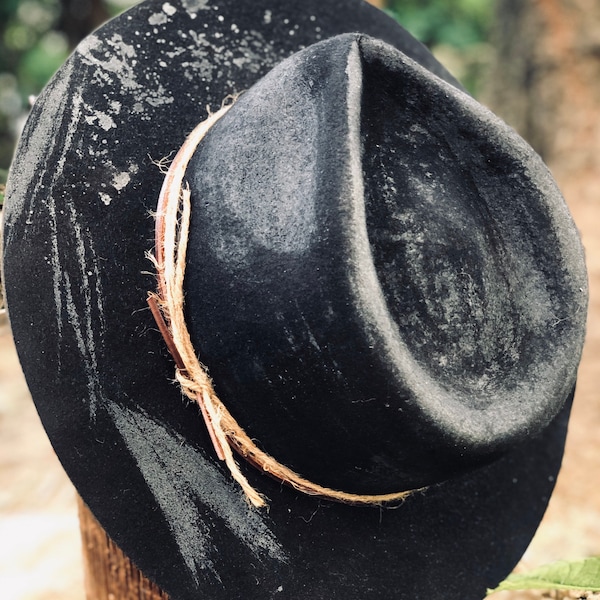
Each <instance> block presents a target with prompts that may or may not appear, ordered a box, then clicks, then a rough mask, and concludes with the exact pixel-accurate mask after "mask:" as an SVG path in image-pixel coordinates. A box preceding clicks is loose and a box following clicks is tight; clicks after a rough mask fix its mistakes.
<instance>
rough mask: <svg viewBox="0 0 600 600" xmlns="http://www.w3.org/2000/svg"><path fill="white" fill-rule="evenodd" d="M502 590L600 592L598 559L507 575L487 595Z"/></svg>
mask: <svg viewBox="0 0 600 600" xmlns="http://www.w3.org/2000/svg"><path fill="white" fill-rule="evenodd" d="M504 590H585V591H589V592H600V557H594V558H586V559H585V560H579V561H572V562H569V561H560V562H555V563H551V564H549V565H544V566H542V567H538V568H537V569H534V570H532V571H529V572H527V573H513V574H512V575H509V576H508V577H507V578H506V579H505V580H504V581H503V582H502V583H501V584H500V585H499V586H498V587H497V588H496V589H494V590H488V594H492V593H494V592H501V591H504Z"/></svg>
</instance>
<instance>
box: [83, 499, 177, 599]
mask: <svg viewBox="0 0 600 600" xmlns="http://www.w3.org/2000/svg"><path fill="white" fill-rule="evenodd" d="M78 504H79V523H80V526H81V545H82V549H83V568H84V571H85V593H86V597H87V599H88V600H169V597H168V596H167V595H166V594H165V593H164V592H162V591H161V590H160V589H159V588H158V587H157V586H156V585H154V584H153V583H152V582H151V581H149V580H148V579H146V578H145V577H144V575H142V573H140V571H139V570H138V569H137V568H136V567H135V565H134V564H133V563H132V562H131V561H130V560H129V559H128V558H127V557H126V556H125V555H124V554H123V552H121V550H120V548H119V547H118V546H117V545H116V544H115V543H114V542H113V541H112V540H111V539H110V538H109V537H108V535H107V534H106V532H105V531H104V529H102V527H101V526H100V524H99V523H98V521H96V519H95V518H94V517H93V515H92V513H91V512H90V510H89V508H88V507H87V506H86V505H85V504H84V503H83V501H82V500H81V498H79V499H78Z"/></svg>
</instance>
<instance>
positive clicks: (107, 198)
mask: <svg viewBox="0 0 600 600" xmlns="http://www.w3.org/2000/svg"><path fill="white" fill-rule="evenodd" d="M98 196H100V200H102V202H103V204H105V205H106V206H108V205H109V204H110V203H111V202H112V197H111V196H110V195H109V194H107V193H106V192H99V193H98Z"/></svg>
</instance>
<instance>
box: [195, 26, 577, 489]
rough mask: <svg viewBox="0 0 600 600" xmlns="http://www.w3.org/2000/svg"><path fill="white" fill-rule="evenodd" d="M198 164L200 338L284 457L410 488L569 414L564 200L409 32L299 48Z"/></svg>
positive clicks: (572, 270) (355, 479)
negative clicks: (407, 45)
mask: <svg viewBox="0 0 600 600" xmlns="http://www.w3.org/2000/svg"><path fill="white" fill-rule="evenodd" d="M187 176H188V178H189V180H190V183H191V187H192V195H193V201H194V205H193V216H192V231H191V234H190V254H189V261H188V267H187V284H186V285H187V311H188V317H189V321H190V330H191V333H192V338H193V340H194V343H195V345H196V348H197V349H198V351H199V353H200V357H201V359H202V360H203V361H204V362H205V363H206V364H207V365H208V367H209V369H210V373H211V375H212V376H213V379H214V381H215V386H216V389H217V392H218V393H219V395H220V396H221V398H222V400H223V401H224V402H225V404H226V405H227V407H228V408H229V409H230V410H231V412H232V414H233V415H234V417H236V419H237V420H238V422H240V424H241V425H242V426H243V427H244V428H245V429H246V430H247V432H248V433H249V434H250V436H251V437H253V438H256V439H257V440H258V443H259V445H261V446H262V447H263V448H264V449H265V450H266V451H267V452H268V453H270V454H272V455H273V456H275V457H277V459H278V460H280V461H281V462H283V463H284V464H286V465H288V466H290V467H292V468H293V469H295V470H296V471H298V472H300V473H301V474H302V475H304V476H306V477H308V478H309V479H312V480H314V481H316V482H317V483H320V484H323V485H327V486H329V487H334V488H338V489H346V490H348V491H353V492H358V493H386V492H392V491H397V490H400V489H410V488H413V487H418V486H422V485H426V484H430V483H434V482H437V481H442V480H444V479H447V478H448V477H452V476H454V475H456V474H458V473H461V472H464V471H465V470H467V469H470V468H473V467H474V466H476V465H479V464H482V463H484V462H487V461H489V460H492V459H493V458H494V457H496V456H498V455H499V454H500V453H502V452H504V451H505V450H506V449H507V448H509V447H510V446H511V445H513V444H514V443H516V442H519V441H521V440H522V439H524V438H525V437H526V436H528V435H531V434H534V433H536V432H539V431H541V430H542V429H543V428H544V427H545V426H546V425H547V424H548V423H549V421H550V420H551V419H552V418H553V417H554V416H555V415H556V414H557V412H558V411H559V409H560V407H561V406H562V404H563V402H564V399H565V398H566V396H567V395H568V393H569V391H570V390H571V388H572V387H573V385H574V381H575V373H576V365H577V362H578V356H579V354H580V351H581V344H582V336H583V333H582V332H583V322H584V316H585V293H584V292H585V287H586V283H585V271H584V267H583V259H582V253H581V247H580V244H579V241H578V239H577V235H576V232H575V230H574V228H573V225H572V222H571V220H570V217H569V216H568V213H567V211H566V209H565V207H564V203H563V201H562V198H561V197H560V194H559V192H558V191H557V189H556V188H555V186H554V185H553V183H552V182H551V179H550V177H549V175H548V173H547V171H546V169H545V167H543V165H542V164H541V161H539V159H538V157H537V156H536V155H535V154H534V153H533V151H532V150H531V149H530V148H529V147H528V146H527V145H526V144H525V143H524V142H523V141H522V140H521V139H520V138H518V136H516V134H514V132H512V131H511V130H509V129H508V128H507V127H506V126H505V125H503V124H502V123H501V122H500V121H499V120H498V119H496V118H495V117H493V116H492V115H491V114H490V113H489V112H487V111H486V110H485V109H483V108H482V107H481V106H480V105H478V104H477V103H475V102H474V101H472V100H471V99H470V98H468V97H467V96H466V95H464V94H463V93H461V92H460V91H457V90H456V89H454V88H453V87H452V86H450V85H448V84H446V83H445V82H443V81H442V80H440V79H438V78H437V77H436V76H434V75H431V74H430V73H429V72H427V71H426V70H425V69H423V68H422V67H420V66H419V65H418V64H416V63H415V62H413V61H412V60H410V59H409V58H407V57H406V56H404V55H402V54H401V53H400V52H398V51H397V50H395V49H393V48H392V47H390V46H387V45H386V44H384V43H382V42H378V41H375V40H373V39H371V38H368V37H365V36H360V35H355V34H349V35H343V36H339V37H337V38H333V39H331V40H327V41H325V42H322V43H319V44H316V45H314V46H311V47H310V48H309V49H307V50H305V51H302V52H299V53H297V54H296V55H294V56H293V57H291V58H289V59H287V60H286V61H284V62H283V63H281V64H280V65H278V66H277V67H276V68H274V69H273V70H272V71H271V72H270V73H269V74H268V75H267V76H266V77H265V78H264V79H263V80H261V81H260V82H258V83H257V84H256V85H255V86H253V87H252V89H251V90H249V91H248V92H247V93H246V94H245V95H243V96H242V97H241V98H240V100H239V101H238V103H237V104H236V106H234V108H233V109H232V110H231V111H230V112H229V113H228V114H227V115H226V116H225V117H223V119H222V120H221V121H220V122H219V123H218V124H217V125H215V127H214V128H213V130H212V131H211V132H210V133H209V134H208V136H207V138H206V139H205V141H204V142H203V143H202V145H201V146H200V147H199V149H198V151H197V153H196V155H195V158H194V159H193V160H192V162H191V163H190V168H189V170H188V175H187ZM224 297H226V299H227V301H226V302H223V298H224Z"/></svg>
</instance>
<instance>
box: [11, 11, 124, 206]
mask: <svg viewBox="0 0 600 600" xmlns="http://www.w3.org/2000/svg"><path fill="white" fill-rule="evenodd" d="M132 4H134V1H133V0H0V202H1V201H2V187H1V186H2V184H3V183H4V181H5V179H6V170H7V169H8V166H9V164H10V161H11V159H12V154H13V150H14V145H15V141H16V138H17V137H18V134H19V131H20V129H21V127H22V125H23V122H24V119H25V118H26V115H27V112H28V108H29V105H30V103H31V101H32V99H33V98H34V97H35V96H36V95H37V94H39V92H40V90H41V89H42V88H43V87H44V85H45V84H46V82H47V81H48V80H49V79H50V77H51V76H52V74H53V73H54V72H55V71H56V70H57V69H58V67H60V65H61V64H62V63H63V62H64V61H65V59H66V58H67V56H68V55H69V53H70V52H71V50H72V47H73V46H74V44H76V43H77V41H78V39H80V38H81V36H82V35H83V34H84V31H83V30H84V29H85V32H87V31H88V29H89V26H93V25H94V24H99V23H98V21H99V20H103V19H104V18H108V17H110V16H112V15H115V14H117V13H118V12H120V11H122V10H123V9H124V8H126V7H127V6H131V5H132ZM89 24H91V25H89Z"/></svg>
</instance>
